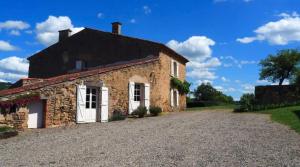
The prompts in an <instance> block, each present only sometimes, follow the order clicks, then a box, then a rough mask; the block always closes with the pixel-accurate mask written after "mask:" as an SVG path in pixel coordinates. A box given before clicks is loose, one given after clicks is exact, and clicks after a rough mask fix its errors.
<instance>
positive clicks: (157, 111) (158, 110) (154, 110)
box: [149, 106, 162, 116]
mask: <svg viewBox="0 0 300 167" xmlns="http://www.w3.org/2000/svg"><path fill="white" fill-rule="evenodd" d="M149 111H150V113H151V115H153V116H158V115H159V114H160V113H161V112H162V109H161V108H160V107H157V106H150V109H149Z"/></svg>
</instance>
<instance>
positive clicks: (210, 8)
mask: <svg viewBox="0 0 300 167" xmlns="http://www.w3.org/2000/svg"><path fill="white" fill-rule="evenodd" d="M299 7H300V1H299V0H201V1H199V0H185V1H179V0H173V1H172V3H171V1H159V0H151V1H150V0H146V1H143V0H131V1H120V0H85V1H84V2H81V3H80V2H76V1H75V2H74V1H72V2H70V1H64V2H62V1H60V0H51V1H50V0H49V1H43V3H41V1H38V0H28V1H26V2H25V1H23V0H14V1H1V2H0V16H1V17H0V81H10V82H14V81H16V80H18V79H20V78H24V77H26V76H27V70H28V62H27V60H26V58H27V57H29V56H31V55H32V54H34V53H36V52H38V51H40V50H42V49H44V48H45V47H47V46H49V45H51V44H53V43H55V42H56V41H57V37H58V34H57V31H58V30H61V29H66V28H71V29H72V31H73V33H76V32H78V31H80V30H82V29H83V27H90V28H96V29H100V30H103V31H110V30H111V25H110V23H111V22H113V21H120V22H122V23H123V27H122V33H123V34H124V35H128V36H134V37H138V38H143V39H148V40H153V41H157V42H161V43H164V44H166V45H167V46H169V47H171V48H172V49H174V50H176V51H177V52H179V53H181V54H182V55H184V56H186V57H187V58H188V59H189V60H190V63H188V65H187V80H188V81H190V82H192V88H195V87H196V86H197V85H199V84H201V83H203V82H210V83H212V84H213V86H215V87H216V88H217V89H219V90H221V91H223V92H224V93H226V94H229V95H232V96H233V97H234V98H235V99H238V98H239V97H240V95H241V94H243V93H246V92H253V90H254V85H264V84H270V83H268V82H266V81H260V80H259V79H258V78H259V76H258V73H259V68H260V67H259V66H258V62H259V61H260V60H261V59H263V58H265V57H266V56H267V55H268V54H272V53H276V51H278V50H280V49H286V48H300V47H299V46H300V45H299V44H300V16H299V14H300V10H299V9H300V8H299Z"/></svg>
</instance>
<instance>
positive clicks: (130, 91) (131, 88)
mask: <svg viewBox="0 0 300 167" xmlns="http://www.w3.org/2000/svg"><path fill="white" fill-rule="evenodd" d="M128 95H129V97H128V100H129V102H128V104H129V106H128V114H131V113H132V112H133V102H134V82H129V86H128Z"/></svg>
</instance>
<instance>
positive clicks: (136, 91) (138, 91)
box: [134, 84, 141, 101]
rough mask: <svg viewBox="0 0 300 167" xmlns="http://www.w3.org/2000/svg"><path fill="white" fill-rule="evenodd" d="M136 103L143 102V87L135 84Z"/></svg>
mask: <svg viewBox="0 0 300 167" xmlns="http://www.w3.org/2000/svg"><path fill="white" fill-rule="evenodd" d="M134 101H141V85H140V84H134Z"/></svg>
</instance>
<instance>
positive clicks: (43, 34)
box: [36, 16, 84, 46]
mask: <svg viewBox="0 0 300 167" xmlns="http://www.w3.org/2000/svg"><path fill="white" fill-rule="evenodd" d="M64 29H71V30H72V35H73V34H75V33H77V32H79V31H81V30H82V29H84V28H83V27H74V25H73V24H72V21H71V19H70V18H69V17H68V16H58V17H55V16H49V17H48V19H47V20H45V21H43V22H40V23H37V24H36V33H37V39H38V41H39V42H40V43H42V44H44V45H46V46H48V45H51V44H54V43H55V42H57V41H58V31H59V30H64Z"/></svg>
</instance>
